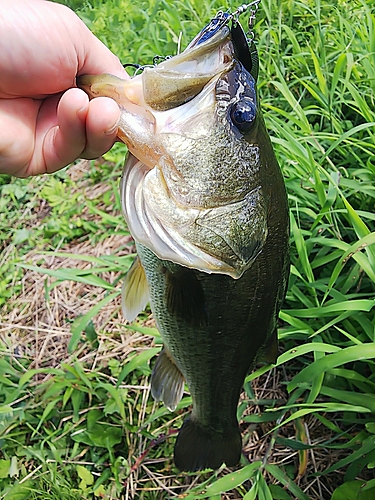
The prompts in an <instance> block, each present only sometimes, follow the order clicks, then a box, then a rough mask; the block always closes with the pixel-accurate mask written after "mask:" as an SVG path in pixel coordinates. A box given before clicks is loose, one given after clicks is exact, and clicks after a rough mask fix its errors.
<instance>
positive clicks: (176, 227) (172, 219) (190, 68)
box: [79, 18, 267, 279]
mask: <svg viewBox="0 0 375 500" xmlns="http://www.w3.org/2000/svg"><path fill="white" fill-rule="evenodd" d="M241 30H242V28H241ZM233 33H234V29H232V30H231V29H229V27H228V26H227V24H226V23H225V20H224V22H223V21H222V19H221V20H220V19H216V18H215V20H213V21H211V23H210V24H209V25H208V26H206V27H205V28H204V29H203V30H202V31H201V32H200V33H199V34H198V35H197V36H196V37H195V38H194V39H193V41H192V42H191V43H190V44H189V45H188V47H187V48H186V49H185V51H184V52H182V53H181V54H178V55H176V56H174V57H172V58H169V59H166V60H165V61H163V62H162V63H160V64H158V65H157V66H155V67H151V68H145V69H144V71H143V73H142V74H140V75H137V76H136V77H134V78H133V79H131V80H128V81H125V80H121V79H119V78H116V77H113V76H111V75H100V76H90V75H86V76H83V77H80V80H79V86H80V87H82V88H84V89H85V90H86V91H87V92H88V94H89V95H90V96H91V97H95V96H98V95H106V96H109V97H112V98H114V99H115V100H116V101H117V103H118V104H119V105H120V107H121V110H122V112H121V120H120V125H119V134H118V135H119V138H120V139H121V140H123V142H125V143H126V144H127V146H128V148H129V151H130V153H131V154H130V155H129V158H128V160H127V162H126V164H125V168H124V174H123V178H122V183H121V197H122V206H123V211H124V215H125V218H126V221H127V223H128V226H129V229H130V232H131V233H132V235H133V237H134V239H135V240H136V241H137V242H139V243H141V244H143V245H145V246H146V247H147V248H149V249H150V250H152V251H153V252H154V253H155V254H156V255H157V256H158V257H159V258H160V259H163V260H170V261H172V262H174V263H176V264H180V265H183V266H185V267H189V268H193V269H197V270H200V271H203V272H206V273H221V274H228V275H230V276H232V277H233V278H235V279H238V278H239V277H241V276H242V274H243V273H244V272H245V270H246V269H248V268H249V267H250V266H251V265H252V263H253V262H254V260H255V259H256V257H257V255H258V254H259V252H260V251H261V249H262V246H263V244H264V242H265V240H266V237H267V224H266V209H265V203H264V200H263V196H262V191H261V189H260V187H259V185H260V183H259V179H258V177H259V175H258V174H259V163H260V160H259V157H260V155H259V148H258V144H257V143H256V140H255V139H254V140H252V135H253V136H254V137H255V136H256V129H257V123H258V121H259V120H257V95H256V85H255V79H254V77H253V75H251V74H250V72H249V71H248V70H247V69H246V68H245V67H244V65H243V64H242V62H241V61H240V60H239V59H240V58H239V56H238V53H239V50H238V45H239V44H238V33H236V35H235V36H236V38H237V44H236V43H234V42H233ZM242 33H243V32H242ZM240 37H241V34H240ZM241 43H242V40H241ZM246 47H247V45H246ZM240 48H241V49H242V47H240ZM246 57H249V56H248V54H246V55H245V59H246ZM246 64H247V65H248V64H249V63H248V62H247V61H246ZM233 110H234V111H233Z"/></svg>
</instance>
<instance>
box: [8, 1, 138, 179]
mask: <svg viewBox="0 0 375 500" xmlns="http://www.w3.org/2000/svg"><path fill="white" fill-rule="evenodd" d="M0 12H1V14H0V33H1V36H0V173H5V174H10V175H14V176H17V177H28V176H32V175H38V174H44V173H52V172H55V171H57V170H59V169H61V168H63V167H65V166H66V165H68V164H69V163H71V162H73V161H74V160H76V159H77V158H87V159H92V158H97V157H98V156H100V155H102V154H104V153H105V152H106V151H108V150H109V149H110V148H111V147H112V145H113V143H114V142H115V140H116V135H117V123H118V120H119V117H120V110H119V108H118V105H117V104H116V103H115V101H114V100H112V99H110V98H108V97H98V98H96V99H93V100H92V101H89V99H88V97H87V95H86V93H85V92H84V91H83V90H81V89H78V88H77V87H76V83H75V80H76V77H77V76H79V75H83V74H101V73H111V74H113V75H116V76H119V77H120V78H129V77H128V75H127V74H126V72H125V70H124V69H123V67H122V65H121V63H120V61H119V60H118V58H117V57H116V56H115V55H114V54H112V53H111V52H110V51H109V50H108V49H107V48H106V47H105V46H104V45H103V44H102V43H101V42H100V41H99V40H98V39H97V38H96V37H95V36H94V35H93V34H92V33H91V32H90V31H89V29H88V28H87V27H86V26H85V24H84V23H83V22H82V21H81V20H80V19H79V18H78V16H77V15H76V14H74V12H73V11H71V10H70V9H68V8H67V7H65V6H63V5H60V4H55V3H51V2H48V1H45V0H0Z"/></svg>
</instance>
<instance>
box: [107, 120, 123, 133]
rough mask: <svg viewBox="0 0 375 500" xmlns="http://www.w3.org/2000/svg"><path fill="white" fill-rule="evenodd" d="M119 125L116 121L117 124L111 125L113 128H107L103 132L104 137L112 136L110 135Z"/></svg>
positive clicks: (118, 121)
mask: <svg viewBox="0 0 375 500" xmlns="http://www.w3.org/2000/svg"><path fill="white" fill-rule="evenodd" d="M119 123H120V120H119V119H118V120H117V122H116V123H115V124H114V125H113V127H111V128H109V129H108V130H106V131H105V132H104V133H105V135H112V134H114V133H115V132H116V131H117V129H118V126H119Z"/></svg>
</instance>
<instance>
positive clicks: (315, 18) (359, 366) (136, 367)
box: [0, 0, 375, 500]
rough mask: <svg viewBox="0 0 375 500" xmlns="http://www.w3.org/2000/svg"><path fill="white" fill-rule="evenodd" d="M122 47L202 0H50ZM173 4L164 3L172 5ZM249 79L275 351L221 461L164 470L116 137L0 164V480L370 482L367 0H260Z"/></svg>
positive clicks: (372, 248)
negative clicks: (279, 280) (279, 213)
mask: <svg viewBox="0 0 375 500" xmlns="http://www.w3.org/2000/svg"><path fill="white" fill-rule="evenodd" d="M65 3H67V4H69V5H70V6H71V7H72V8H74V9H75V10H76V11H77V13H78V14H79V15H80V16H81V17H82V19H83V20H84V21H85V22H86V23H87V24H88V26H89V27H90V29H92V30H93V31H94V32H95V33H96V34H97V36H99V37H100V38H101V39H102V40H103V41H104V42H105V43H106V44H107V45H108V46H109V47H110V48H111V49H112V50H113V51H114V52H115V53H116V54H118V56H119V57H120V59H121V60H122V61H123V62H124V63H125V62H134V61H136V62H141V63H143V64H144V63H149V62H151V61H152V58H153V56H154V55H156V54H158V55H166V54H174V53H176V47H177V45H178V43H179V40H180V33H181V34H182V35H181V41H182V42H181V44H182V48H183V47H184V46H186V44H187V43H188V41H189V40H190V39H191V38H192V36H194V35H195V34H196V33H197V32H198V31H199V30H200V29H201V28H202V26H203V24H204V23H205V22H206V21H208V20H209V19H210V18H211V17H212V15H214V14H215V13H216V11H217V10H219V8H221V7H224V8H230V9H232V10H234V8H235V7H236V6H238V5H237V4H235V3H234V2H232V3H230V2H228V3H226V4H223V3H222V2H218V1H217V0H212V1H207V0H203V1H202V0H201V1H200V2H198V1H197V0H190V1H189V0H184V1H182V0H181V1H179V2H173V3H172V2H169V1H166V0H164V1H156V0H154V1H150V2H146V1H140V2H137V3H131V2H128V1H127V0H116V1H115V0H108V1H107V2H102V1H101V0H90V1H85V2H80V1H76V0H70V1H68V0H67V1H66V2H65ZM172 5H173V6H172ZM255 32H256V35H257V45H258V51H259V54H260V77H259V91H260V94H261V98H262V107H263V110H264V113H265V118H266V122H267V126H268V128H269V130H270V134H271V136H272V140H273V143H274V147H275V150H276V153H277V156H278V158H279V162H280V165H281V167H282V170H283V174H284V177H285V182H286V186H287V190H288V195H289V201H290V211H291V224H292V236H291V262H292V267H291V276H290V282H289V288H288V293H287V297H286V300H285V304H284V307H283V310H282V312H281V315H280V328H279V338H280V356H279V359H278V363H277V365H276V367H271V366H262V367H259V368H258V369H257V370H255V371H254V372H253V373H252V374H250V375H249V376H248V378H247V380H246V382H245V385H244V392H243V395H242V397H241V401H240V405H239V408H238V415H239V417H240V420H241V428H242V430H243V437H244V457H243V459H242V463H241V465H240V466H239V467H238V468H237V469H236V470H234V469H233V470H228V469H223V470H221V471H218V472H216V473H210V472H206V473H202V474H190V475H187V474H179V473H178V472H177V470H176V469H175V468H174V466H173V463H172V459H171V457H172V450H173V442H174V434H173V430H174V429H176V428H178V427H179V426H180V425H181V423H182V421H183V419H184V416H185V414H186V412H187V411H188V409H189V405H190V403H191V401H190V398H189V396H188V394H186V395H185V397H184V398H183V400H182V402H181V403H180V405H179V407H178V410H177V411H176V412H175V413H173V414H170V413H169V412H168V411H167V410H166V409H165V408H164V407H162V406H157V405H156V404H155V403H154V402H153V401H152V399H151V398H150V397H149V375H150V361H151V360H152V358H153V356H154V355H155V354H156V352H157V351H158V350H159V349H160V345H161V342H160V337H159V335H158V332H157V330H156V329H155V328H154V325H153V321H152V316H150V312H149V311H146V312H145V313H144V314H143V315H142V316H141V317H140V318H138V320H137V321H136V322H134V324H132V325H125V324H123V319H122V317H121V313H120V305H119V304H120V301H119V293H120V288H121V277H122V275H123V274H124V273H125V272H126V270H127V269H128V267H129V265H130V263H131V260H132V253H133V251H134V248H133V245H132V241H131V239H130V237H129V233H128V231H127V229H126V227H125V225H124V222H123V219H122V216H121V212H120V204H119V195H118V180H119V177H120V173H121V163H122V161H123V156H124V152H125V149H124V147H123V146H116V148H114V149H113V150H112V151H111V152H110V153H108V154H107V155H106V157H105V159H100V160H98V161H96V162H78V163H77V164H76V165H74V166H71V167H70V168H68V169H66V170H64V171H62V172H60V173H58V174H55V175H54V176H48V177H47V176H46V177H40V178H35V179H31V180H17V179H10V178H9V177H5V176H2V177H0V190H1V198H0V251H1V253H0V268H1V274H0V307H2V308H1V310H0V352H1V354H2V356H1V358H0V450H1V451H0V491H1V493H0V498H1V499H7V500H9V499H10V500H12V499H22V498H35V499H43V498H49V499H50V498H52V499H54V498H56V499H67V500H69V499H74V498H87V499H95V498H107V499H121V498H144V499H147V500H148V499H159V498H174V497H176V496H178V495H180V497H183V498H186V499H198V498H212V499H219V498H224V499H237V498H244V499H245V500H250V499H259V500H263V499H267V500H268V499H271V498H273V499H282V500H283V499H290V498H292V499H298V500H299V499H301V500H304V499H317V498H319V499H324V500H325V499H332V500H340V499H345V500H352V499H360V500H370V499H372V498H374V494H375V476H374V467H375V390H374V389H375V374H374V373H375V370H374V359H375V318H374V311H375V309H374V305H375V300H374V296H375V245H374V243H375V223H374V221H375V215H374V213H375V210H374V208H375V182H374V181H375V162H374V158H375V137H374V135H375V102H374V101H375V92H374V90H375V15H374V8H373V6H372V1H371V0H353V1H351V2H347V1H343V0H340V1H338V2H337V3H335V5H333V4H331V3H328V2H320V1H319V0H316V1H312V0H303V1H299V2H297V1H293V0H288V1H283V2H282V1H281V0H276V1H274V0H272V1H271V0H262V3H261V7H260V9H259V11H258V14H257V24H256V29H255Z"/></svg>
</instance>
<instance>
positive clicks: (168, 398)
mask: <svg viewBox="0 0 375 500" xmlns="http://www.w3.org/2000/svg"><path fill="white" fill-rule="evenodd" d="M183 392H184V377H183V375H182V373H181V372H180V370H179V368H178V367H177V366H176V364H175V363H174V361H173V359H172V356H171V354H170V353H169V352H168V351H167V350H166V348H164V349H163V350H162V351H161V352H160V354H159V356H158V358H157V360H156V363H155V366H154V369H153V370H152V375H151V394H152V397H153V398H154V399H155V401H163V403H164V404H165V406H166V407H167V408H168V410H170V411H174V410H175V409H176V407H177V405H178V403H179V402H180V400H181V398H182V394H183Z"/></svg>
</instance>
